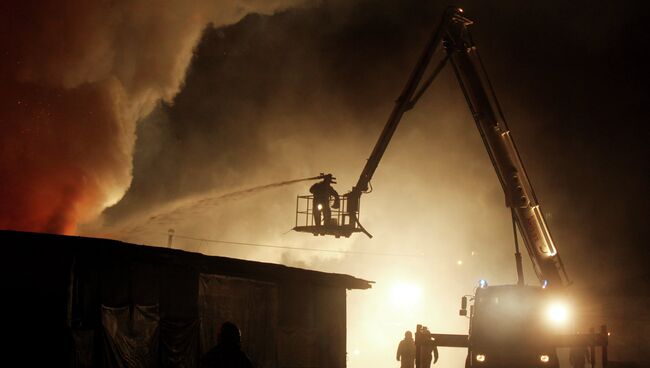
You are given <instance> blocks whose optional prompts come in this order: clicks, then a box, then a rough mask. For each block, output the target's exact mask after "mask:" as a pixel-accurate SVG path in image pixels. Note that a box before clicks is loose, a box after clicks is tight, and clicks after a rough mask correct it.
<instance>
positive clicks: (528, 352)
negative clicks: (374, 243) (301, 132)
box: [294, 7, 608, 368]
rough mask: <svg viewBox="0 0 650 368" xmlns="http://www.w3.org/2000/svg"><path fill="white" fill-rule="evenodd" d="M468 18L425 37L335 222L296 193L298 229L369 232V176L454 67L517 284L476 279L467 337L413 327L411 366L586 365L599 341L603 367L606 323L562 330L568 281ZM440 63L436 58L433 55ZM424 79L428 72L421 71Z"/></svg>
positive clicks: (467, 303) (453, 19) (459, 16)
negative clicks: (497, 194) (405, 120)
mask: <svg viewBox="0 0 650 368" xmlns="http://www.w3.org/2000/svg"><path fill="white" fill-rule="evenodd" d="M472 24H473V21H472V20H470V19H469V18H467V17H466V16H465V15H464V13H463V10H462V9H460V8H457V7H449V8H448V9H447V10H446V11H445V12H444V14H443V17H442V20H441V22H440V24H439V26H438V27H437V28H436V29H435V31H434V32H433V34H432V35H431V37H430V38H429V40H428V42H427V44H426V46H425V48H424V50H423V52H422V54H421V55H420V57H419V59H418V61H417V63H416V65H415V68H414V69H413V71H412V72H411V75H410V77H409V79H408V81H407V83H406V86H405V87H404V89H403V91H402V93H401V94H400V96H399V98H398V99H397V101H396V104H395V107H394V108H393V110H392V112H391V115H390V117H389V119H388V121H387V123H386V125H385V126H384V129H383V131H382V133H381V135H380V137H379V139H378V141H377V143H376V144H375V146H374V149H373V151H372V153H371V155H370V157H369V158H368V161H367V162H366V165H365V167H364V168H363V171H362V172H361V175H360V176H359V180H358V181H357V184H356V185H355V186H354V187H353V188H352V190H351V191H350V192H348V193H346V194H344V195H342V196H341V197H340V198H339V199H338V201H337V202H340V204H341V205H340V206H338V207H339V208H338V209H335V210H333V211H332V218H331V219H326V221H324V222H322V223H315V222H314V220H313V211H314V210H315V209H314V206H313V202H311V201H313V198H312V197H311V196H299V197H298V201H297V209H296V227H295V228H294V230H296V231H302V232H308V233H312V234H314V235H333V236H335V237H340V236H344V237H349V236H350V235H351V234H353V233H356V232H362V233H365V234H366V235H368V236H371V235H370V234H369V232H368V231H367V230H366V229H365V228H364V227H363V226H362V225H361V223H360V221H359V209H360V199H361V195H362V194H363V193H367V192H368V191H369V190H370V189H371V188H372V187H371V185H370V180H371V178H372V176H373V174H374V172H375V170H376V169H377V167H378V165H379V162H380V160H381V158H382V156H383V154H384V152H385V151H386V148H387V147H388V144H389V142H390V140H391V138H392V136H393V134H394V132H395V130H396V128H397V126H398V125H399V123H400V121H401V119H402V116H403V115H404V114H405V113H406V112H407V111H408V110H410V109H412V108H413V107H414V106H415V104H416V103H417V101H418V100H419V99H420V97H421V96H422V95H423V93H424V92H425V91H426V89H427V88H428V87H429V86H430V85H431V84H432V82H433V81H434V80H435V78H436V76H437V75H438V74H439V73H440V71H441V70H442V69H443V67H444V66H445V65H446V64H451V66H452V68H453V71H454V73H455V76H456V78H457V80H458V82H459V85H460V88H461V90H462V92H463V95H464V96H465V99H466V101H467V105H468V107H469V109H470V112H471V114H472V116H473V118H474V121H475V123H476V127H477V128H478V131H479V133H480V135H481V138H482V140H483V143H484V145H485V148H486V150H487V153H488V156H489V157H490V160H491V162H492V165H493V166H494V169H495V172H496V174H497V177H498V179H499V182H500V184H501V187H502V189H503V191H504V193H505V203H506V206H507V207H508V208H509V209H510V211H511V213H512V222H513V232H514V239H515V242H514V243H515V265H516V271H517V283H516V284H513V285H497V286H492V285H489V284H488V283H487V282H486V281H485V280H481V281H480V282H479V283H478V285H477V287H476V289H475V292H474V293H473V295H469V296H464V297H463V298H462V301H461V310H460V315H461V316H465V317H468V318H469V333H468V334H467V335H450V334H431V333H429V332H428V329H425V328H424V327H423V326H421V325H418V326H417V329H416V334H415V336H416V338H415V341H416V350H417V354H416V366H417V367H418V368H419V367H420V356H421V354H420V352H421V350H422V349H424V348H426V346H430V345H436V346H449V347H462V348H467V350H468V354H467V360H466V367H467V368H469V367H481V368H483V367H485V368H489V367H490V368H491V367H501V368H503V367H519V368H521V367H553V368H555V367H558V365H559V363H558V357H557V353H556V351H557V348H558V347H590V351H591V353H590V354H591V355H592V358H594V359H591V362H592V365H593V364H595V361H596V359H595V356H594V354H595V347H596V346H600V347H601V353H602V358H601V361H602V364H603V366H606V364H607V335H608V334H607V329H606V327H605V326H601V329H600V330H599V331H597V332H594V331H590V332H589V333H583V334H576V333H567V331H566V330H562V329H560V328H558V324H560V323H562V322H563V321H564V320H565V319H566V318H567V315H566V313H567V311H566V310H565V306H564V305H563V304H562V299H564V297H565V295H566V287H567V286H569V285H570V283H571V281H570V279H569V277H568V275H567V273H566V270H565V268H564V265H563V263H562V260H561V258H560V254H559V253H558V249H557V248H556V246H555V243H554V242H553V238H552V236H551V233H550V231H549V229H548V227H547V225H546V221H545V219H544V214H543V212H542V210H541V208H540V205H539V202H538V200H537V197H536V195H535V191H534V189H533V186H532V184H531V182H530V181H529V179H528V174H527V173H526V169H525V168H524V165H523V162H522V160H521V157H520V155H519V152H518V150H517V146H516V145H515V141H514V139H513V136H512V133H511V132H510V129H509V128H508V125H507V123H506V120H505V118H504V115H503V112H502V110H501V106H500V104H499V101H498V100H497V97H496V94H495V92H494V89H493V87H492V84H491V82H490V79H489V78H488V74H487V73H486V71H485V68H484V65H483V62H482V60H481V57H480V55H479V52H478V50H477V48H476V45H475V43H474V41H473V39H472V36H471V33H470V32H469V26H471V25H472ZM436 56H437V58H438V59H439V60H438V62H437V63H436V64H434V63H433V62H432V61H433V60H434V57H436ZM427 72H429V73H428V75H427V76H426V77H425V74H427ZM517 233H519V234H520V235H521V238H522V240H523V244H524V246H525V248H526V251H527V253H528V255H529V257H530V260H531V262H532V265H533V269H534V272H535V274H536V276H537V278H538V279H539V282H540V285H537V286H531V285H525V283H524V273H523V266H522V256H521V253H520V251H519V240H518V237H517Z"/></svg>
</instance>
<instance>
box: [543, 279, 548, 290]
mask: <svg viewBox="0 0 650 368" xmlns="http://www.w3.org/2000/svg"><path fill="white" fill-rule="evenodd" d="M547 287H548V280H544V283H543V284H542V289H546V288H547Z"/></svg>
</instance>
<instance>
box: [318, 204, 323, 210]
mask: <svg viewBox="0 0 650 368" xmlns="http://www.w3.org/2000/svg"><path fill="white" fill-rule="evenodd" d="M316 208H318V210H319V211H322V210H323V205H322V204H320V203H319V204H318V206H316Z"/></svg>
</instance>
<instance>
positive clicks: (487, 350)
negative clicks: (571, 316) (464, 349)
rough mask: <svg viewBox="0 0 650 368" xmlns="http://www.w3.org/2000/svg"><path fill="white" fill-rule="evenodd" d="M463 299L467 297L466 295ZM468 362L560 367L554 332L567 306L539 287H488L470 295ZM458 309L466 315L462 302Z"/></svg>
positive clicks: (473, 364) (468, 364)
mask: <svg viewBox="0 0 650 368" xmlns="http://www.w3.org/2000/svg"><path fill="white" fill-rule="evenodd" d="M464 300H466V299H464ZM471 300H472V302H473V304H472V305H471V306H470V310H469V317H470V329H469V336H468V355H467V361H466V367H467V368H469V367H480V368H488V367H515V366H516V367H519V368H523V367H539V368H546V367H552V368H557V367H558V359H557V355H556V352H555V344H554V336H556V335H557V334H558V333H560V332H562V324H563V323H566V317H567V314H566V310H563V309H562V306H560V305H558V304H557V303H558V302H557V300H556V296H555V293H553V292H552V291H551V290H548V289H546V288H542V287H540V286H525V285H499V286H487V283H485V282H484V281H481V283H480V284H479V287H478V288H477V289H476V293H475V294H474V296H473V298H472V299H471ZM462 304H463V305H462V307H465V308H461V311H460V314H461V315H467V314H468V313H467V312H468V311H467V309H466V304H467V303H466V302H464V303H462Z"/></svg>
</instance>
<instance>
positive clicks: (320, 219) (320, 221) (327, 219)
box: [309, 174, 339, 226]
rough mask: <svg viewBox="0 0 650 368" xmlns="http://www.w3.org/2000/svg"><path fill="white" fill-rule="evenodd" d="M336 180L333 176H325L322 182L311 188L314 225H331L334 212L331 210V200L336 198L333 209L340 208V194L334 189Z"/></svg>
mask: <svg viewBox="0 0 650 368" xmlns="http://www.w3.org/2000/svg"><path fill="white" fill-rule="evenodd" d="M333 180H334V178H333V177H332V174H327V175H323V181H320V182H318V183H316V184H314V185H312V186H311V188H309V192H311V193H312V194H313V195H314V225H316V226H323V225H329V224H331V222H332V211H331V209H330V198H331V197H334V203H333V204H332V208H339V194H338V193H337V192H336V190H334V188H332V183H333V182H334V181H333Z"/></svg>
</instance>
